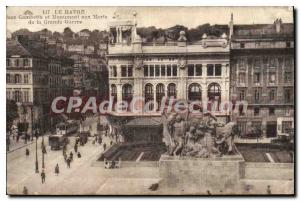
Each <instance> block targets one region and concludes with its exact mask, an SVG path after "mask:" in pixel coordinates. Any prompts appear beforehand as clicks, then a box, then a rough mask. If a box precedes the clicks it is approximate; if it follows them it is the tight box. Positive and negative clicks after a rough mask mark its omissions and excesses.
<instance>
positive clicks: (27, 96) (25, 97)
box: [24, 91, 29, 102]
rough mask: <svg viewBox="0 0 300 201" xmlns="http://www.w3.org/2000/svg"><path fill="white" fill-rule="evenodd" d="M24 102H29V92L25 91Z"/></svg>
mask: <svg viewBox="0 0 300 201" xmlns="http://www.w3.org/2000/svg"><path fill="white" fill-rule="evenodd" d="M24 101H25V102H29V92H28V91H24Z"/></svg>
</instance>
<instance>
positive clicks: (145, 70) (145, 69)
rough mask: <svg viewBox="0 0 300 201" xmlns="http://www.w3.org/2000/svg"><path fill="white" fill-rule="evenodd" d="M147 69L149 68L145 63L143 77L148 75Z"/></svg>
mask: <svg viewBox="0 0 300 201" xmlns="http://www.w3.org/2000/svg"><path fill="white" fill-rule="evenodd" d="M148 69H149V68H148V65H145V66H144V76H145V77H148V76H149V74H148Z"/></svg>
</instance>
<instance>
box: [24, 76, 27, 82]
mask: <svg viewBox="0 0 300 201" xmlns="http://www.w3.org/2000/svg"><path fill="white" fill-rule="evenodd" d="M24 83H28V75H26V74H25V75H24Z"/></svg>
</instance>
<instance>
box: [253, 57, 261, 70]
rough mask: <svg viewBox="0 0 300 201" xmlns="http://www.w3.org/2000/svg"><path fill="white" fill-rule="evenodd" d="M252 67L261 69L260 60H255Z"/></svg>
mask: <svg viewBox="0 0 300 201" xmlns="http://www.w3.org/2000/svg"><path fill="white" fill-rule="evenodd" d="M254 67H256V68H260V67H261V60H260V58H255V60H254Z"/></svg>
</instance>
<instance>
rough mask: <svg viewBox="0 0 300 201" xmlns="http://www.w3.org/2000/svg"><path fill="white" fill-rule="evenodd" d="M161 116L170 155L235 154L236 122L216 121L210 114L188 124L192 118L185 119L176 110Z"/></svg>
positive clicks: (219, 155) (202, 156)
mask: <svg viewBox="0 0 300 201" xmlns="http://www.w3.org/2000/svg"><path fill="white" fill-rule="evenodd" d="M163 116H164V118H163V119H164V120H163V125H164V139H165V143H166V146H167V147H168V154H169V155H174V156H191V157H197V158H208V157H221V156H222V155H226V154H233V153H234V149H233V139H234V135H236V134H237V132H238V129H237V125H236V123H234V122H229V123H228V124H225V123H221V122H218V121H217V118H216V117H215V116H213V115H212V114H210V113H207V114H204V115H203V116H202V118H201V119H200V120H199V119H197V120H196V121H194V122H193V124H191V123H190V124H189V123H188V122H189V121H190V122H192V121H193V119H188V118H187V120H184V119H183V118H182V117H181V116H180V115H179V114H176V113H175V114H174V113H173V114H170V115H169V116H167V115H165V114H164V115H163ZM195 122H197V123H196V124H195Z"/></svg>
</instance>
